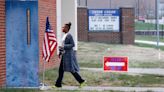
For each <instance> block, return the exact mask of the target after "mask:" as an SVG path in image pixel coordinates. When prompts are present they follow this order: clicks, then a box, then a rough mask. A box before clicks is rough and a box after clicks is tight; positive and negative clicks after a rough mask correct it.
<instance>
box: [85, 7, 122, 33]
mask: <svg viewBox="0 0 164 92" xmlns="http://www.w3.org/2000/svg"><path fill="white" fill-rule="evenodd" d="M88 22H89V23H88V24H89V31H92V32H94V31H111V32H119V31H120V11H119V9H89V10H88Z"/></svg>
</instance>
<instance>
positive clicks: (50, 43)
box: [43, 32, 57, 62]
mask: <svg viewBox="0 0 164 92" xmlns="http://www.w3.org/2000/svg"><path fill="white" fill-rule="evenodd" d="M56 47H57V39H56V36H55V34H54V33H53V32H46V33H45V37H44V41H43V59H44V60H45V61H46V62H48V61H49V60H50V58H51V56H52V54H53V53H54V51H55V49H56Z"/></svg>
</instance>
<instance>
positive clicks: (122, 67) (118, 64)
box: [103, 57, 128, 72]
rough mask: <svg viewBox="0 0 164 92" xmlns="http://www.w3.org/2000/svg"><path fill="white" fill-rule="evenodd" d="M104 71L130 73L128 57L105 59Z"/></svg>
mask: <svg viewBox="0 0 164 92" xmlns="http://www.w3.org/2000/svg"><path fill="white" fill-rule="evenodd" d="M103 62H104V64H103V65H104V67H103V68H104V71H105V72H106V71H107V72H114V71H116V72H121V71H124V72H125V71H128V57H104V61H103Z"/></svg>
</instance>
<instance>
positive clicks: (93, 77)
mask: <svg viewBox="0 0 164 92" xmlns="http://www.w3.org/2000/svg"><path fill="white" fill-rule="evenodd" d="M80 74H81V76H82V77H83V78H84V79H86V80H87V85H88V86H126V87H127V86H129V87H164V76H158V75H127V74H126V73H109V72H92V71H86V70H81V71H80ZM45 75H46V78H45V80H46V83H47V84H49V85H53V84H54V80H56V79H57V76H58V69H52V70H48V71H46V74H45ZM63 85H69V86H78V85H79V84H78V83H77V81H76V80H75V79H74V77H73V76H72V75H71V73H68V72H65V75H64V80H63Z"/></svg>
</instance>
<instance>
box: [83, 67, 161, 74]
mask: <svg viewBox="0 0 164 92" xmlns="http://www.w3.org/2000/svg"><path fill="white" fill-rule="evenodd" d="M81 69H83V70H88V71H94V72H103V69H102V68H84V67H83V68H81ZM125 73H126V72H125ZM127 73H128V74H154V75H163V76H164V69H161V68H129V70H128V72H127Z"/></svg>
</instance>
